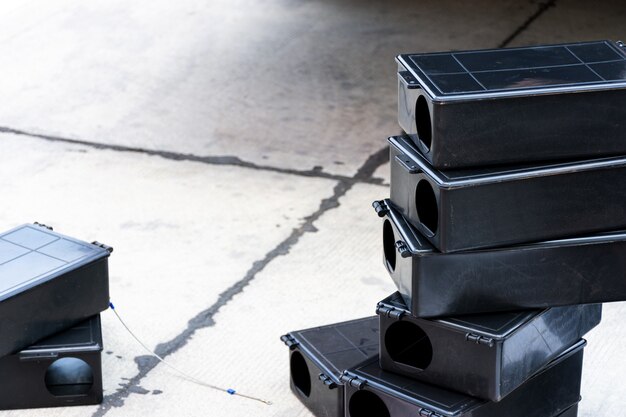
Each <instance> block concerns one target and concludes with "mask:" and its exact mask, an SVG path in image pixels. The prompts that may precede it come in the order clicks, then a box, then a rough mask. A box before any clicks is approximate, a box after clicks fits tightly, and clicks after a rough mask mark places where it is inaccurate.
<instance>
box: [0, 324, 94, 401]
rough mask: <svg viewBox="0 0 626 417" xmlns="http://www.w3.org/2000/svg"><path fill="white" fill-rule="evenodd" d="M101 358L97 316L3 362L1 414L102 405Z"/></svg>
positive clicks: (0, 383)
mask: <svg viewBox="0 0 626 417" xmlns="http://www.w3.org/2000/svg"><path fill="white" fill-rule="evenodd" d="M101 353H102V332H101V326H100V316H99V315H96V316H93V317H91V318H90V319H88V320H86V321H84V322H83V323H81V324H78V325H76V326H74V327H72V328H70V329H68V330H65V331H63V332H60V333H57V334H55V335H53V336H50V337H48V338H46V339H44V340H41V341H40V342H38V343H36V344H35V345H32V346H30V347H28V348H26V349H23V350H22V351H20V352H17V353H14V354H11V355H7V356H4V357H2V358H0V409H2V410H8V409H17V408H39V407H58V406H70V405H92V404H100V403H101V402H102V367H101Z"/></svg>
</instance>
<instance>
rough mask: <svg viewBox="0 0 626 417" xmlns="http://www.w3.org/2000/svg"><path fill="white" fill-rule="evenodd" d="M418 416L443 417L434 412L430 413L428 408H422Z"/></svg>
mask: <svg viewBox="0 0 626 417" xmlns="http://www.w3.org/2000/svg"><path fill="white" fill-rule="evenodd" d="M418 415H420V416H422V417H443V416H442V415H441V414H437V413H435V412H434V411H430V410H428V409H426V408H422V409H421V410H420V412H419V413H418Z"/></svg>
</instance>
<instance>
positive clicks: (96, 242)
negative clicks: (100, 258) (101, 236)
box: [91, 240, 113, 253]
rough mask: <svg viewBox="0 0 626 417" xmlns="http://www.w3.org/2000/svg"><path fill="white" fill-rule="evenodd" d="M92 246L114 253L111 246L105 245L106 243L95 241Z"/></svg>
mask: <svg viewBox="0 0 626 417" xmlns="http://www.w3.org/2000/svg"><path fill="white" fill-rule="evenodd" d="M91 244H92V245H96V246H97V247H99V248H102V249H105V250H106V251H107V252H109V253H112V252H113V248H112V247H111V246H108V245H105V244H104V243H100V242H98V241H97V240H94V241H93V242H91Z"/></svg>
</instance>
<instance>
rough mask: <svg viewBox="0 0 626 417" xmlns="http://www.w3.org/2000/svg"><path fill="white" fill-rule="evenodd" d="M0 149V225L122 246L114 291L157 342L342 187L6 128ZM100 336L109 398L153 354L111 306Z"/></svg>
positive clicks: (114, 260)
mask: <svg viewBox="0 0 626 417" xmlns="http://www.w3.org/2000/svg"><path fill="white" fill-rule="evenodd" d="M0 147H1V148H2V152H0V189H2V192H3V200H2V203H3V207H4V210H2V211H1V212H0V224H2V227H3V228H4V229H9V228H11V227H13V226H15V225H18V224H21V223H27V222H33V221H39V222H42V223H45V224H48V225H52V226H54V227H55V230H57V231H59V232H61V233H64V234H68V235H70V236H75V237H77V238H80V239H83V240H86V241H93V240H98V241H100V242H105V243H107V244H109V245H111V246H113V247H114V249H115V250H114V252H113V254H112V256H111V258H110V263H109V267H110V274H111V277H110V278H111V279H110V289H111V298H112V300H113V302H114V303H115V304H116V306H117V309H118V311H119V312H120V314H122V315H123V316H124V317H125V318H126V320H127V322H128V324H129V325H130V326H131V327H133V328H134V329H135V330H136V332H137V333H138V334H139V335H140V336H141V337H142V339H143V340H144V341H145V342H146V343H147V344H148V345H149V346H151V347H155V346H156V345H157V344H159V343H164V342H168V341H170V340H172V339H173V338H174V337H175V336H177V335H179V334H180V333H181V331H182V330H183V329H185V328H186V327H187V325H188V323H187V322H188V320H190V319H191V318H193V317H194V316H196V315H197V314H198V313H200V312H201V311H203V310H205V309H206V308H207V307H209V306H211V305H214V304H215V303H216V302H217V300H218V295H219V294H220V293H221V292H223V291H224V290H225V289H226V288H228V287H230V286H231V285H232V284H233V283H234V282H236V281H238V280H240V279H241V278H242V277H243V276H245V275H246V272H247V271H248V270H249V269H250V268H251V267H252V265H253V264H254V262H256V261H258V260H260V259H263V258H264V257H265V256H266V254H267V253H268V252H270V251H271V250H272V249H274V248H275V247H276V246H277V245H279V244H280V243H281V242H283V241H284V240H285V239H286V238H287V237H288V236H290V234H291V233H292V230H293V229H294V228H297V227H299V226H300V225H301V224H302V222H303V218H304V217H306V216H309V215H310V214H311V213H313V212H315V211H316V210H318V208H319V205H320V201H321V200H322V199H323V198H326V197H328V196H330V195H332V194H333V188H334V186H335V184H336V183H335V182H334V181H329V180H322V179H316V178H303V177H297V176H290V175H282V174H276V173H268V172H264V171H255V170H251V169H243V168H237V167H227V168H224V167H213V166H208V165H204V164H198V163H190V162H172V161H168V160H164V159H162V158H159V157H149V156H144V155H138V154H126V153H120V152H111V151H101V150H93V149H86V148H84V147H80V146H72V145H61V144H52V143H46V142H41V141H39V140H35V139H28V138H24V137H16V136H13V135H7V134H0ZM280 256H282V255H280ZM103 333H104V344H105V353H104V354H103V366H104V385H105V389H106V394H111V393H112V392H115V390H116V389H117V388H120V386H119V384H120V383H122V384H123V383H125V380H124V379H123V378H131V377H133V376H134V375H136V374H137V364H136V363H135V360H134V359H135V357H136V356H138V355H143V354H144V353H145V352H144V351H143V350H142V349H141V348H140V347H138V346H137V345H136V344H135V342H134V341H132V340H131V339H130V336H129V335H128V334H127V333H126V332H125V331H124V330H123V329H122V327H121V326H120V325H119V323H117V322H116V321H115V319H114V318H113V317H112V315H111V312H105V313H103ZM107 351H108V352H111V353H106V352H107ZM68 412H69V413H79V414H80V411H68ZM83 413H84V411H83ZM79 414H77V415H79ZM42 415H45V414H42ZM64 415H65V414H64ZM83 415H84V414H83Z"/></svg>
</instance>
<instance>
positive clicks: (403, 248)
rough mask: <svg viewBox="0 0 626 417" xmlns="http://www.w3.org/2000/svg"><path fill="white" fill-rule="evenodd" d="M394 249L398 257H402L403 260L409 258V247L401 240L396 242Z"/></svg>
mask: <svg viewBox="0 0 626 417" xmlns="http://www.w3.org/2000/svg"><path fill="white" fill-rule="evenodd" d="M396 249H397V250H398V253H399V254H400V256H402V257H403V258H408V257H409V256H411V251H410V250H409V247H408V246H407V245H406V243H404V242H403V241H401V240H398V241H397V242H396Z"/></svg>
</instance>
